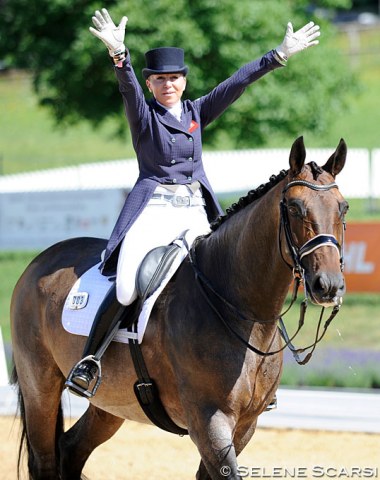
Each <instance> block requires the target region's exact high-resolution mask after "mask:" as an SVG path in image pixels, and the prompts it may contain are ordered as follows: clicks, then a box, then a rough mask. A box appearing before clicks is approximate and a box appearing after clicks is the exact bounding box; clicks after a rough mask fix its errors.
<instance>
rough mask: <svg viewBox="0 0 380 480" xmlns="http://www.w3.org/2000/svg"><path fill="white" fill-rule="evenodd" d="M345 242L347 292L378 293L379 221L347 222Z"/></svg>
mask: <svg viewBox="0 0 380 480" xmlns="http://www.w3.org/2000/svg"><path fill="white" fill-rule="evenodd" d="M345 243H346V244H345V249H344V258H345V270H344V273H345V277H346V282H347V292H379V293H380V223H348V224H347V232H346V242H345Z"/></svg>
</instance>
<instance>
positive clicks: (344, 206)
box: [339, 202, 350, 217]
mask: <svg viewBox="0 0 380 480" xmlns="http://www.w3.org/2000/svg"><path fill="white" fill-rule="evenodd" d="M349 208H350V206H349V204H348V203H347V202H342V203H341V204H340V205H339V211H340V215H341V217H344V216H345V215H346V213H347V212H348V210H349Z"/></svg>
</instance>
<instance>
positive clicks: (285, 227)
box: [279, 180, 346, 288]
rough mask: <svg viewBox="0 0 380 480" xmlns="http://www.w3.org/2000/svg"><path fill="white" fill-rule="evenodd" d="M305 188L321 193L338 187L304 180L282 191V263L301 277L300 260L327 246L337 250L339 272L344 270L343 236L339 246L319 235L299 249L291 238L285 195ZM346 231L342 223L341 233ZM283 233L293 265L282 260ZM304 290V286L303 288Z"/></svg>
mask: <svg viewBox="0 0 380 480" xmlns="http://www.w3.org/2000/svg"><path fill="white" fill-rule="evenodd" d="M298 186H300V187H307V188H311V189H312V190H315V191H318V192H323V191H328V190H331V189H332V188H338V185H337V184H336V183H335V182H333V183H328V184H326V185H318V184H315V183H311V182H307V181H306V180H294V181H293V182H289V183H288V184H287V185H286V186H285V188H284V189H283V191H282V199H281V202H280V214H281V217H280V219H281V220H280V229H279V245H280V253H281V256H282V259H283V260H284V262H285V263H286V264H287V265H288V267H289V268H291V269H293V270H294V272H295V274H297V275H301V276H302V277H303V272H304V268H303V267H302V259H303V258H304V257H306V256H307V255H309V254H310V253H312V252H314V250H317V249H318V248H320V247H324V246H328V247H334V248H336V249H337V251H338V253H339V258H340V266H341V270H342V271H343V269H344V258H343V252H344V234H343V237H342V243H341V244H339V242H338V240H337V239H336V238H335V236H334V235H330V234H326V233H321V234H318V235H316V236H315V237H313V238H311V239H310V240H308V241H307V242H305V243H304V244H303V245H302V246H301V247H298V246H297V245H296V244H295V242H294V238H293V234H292V231H291V228H290V221H289V215H288V204H287V200H286V197H285V194H286V192H287V191H288V190H290V189H291V188H292V187H298ZM345 229H346V224H345V222H343V232H344V231H345ZM282 231H284V233H285V238H286V243H287V245H288V248H289V251H290V254H291V256H292V260H293V265H290V264H289V263H288V262H287V261H286V260H285V258H284V255H283V251H282V245H281V233H282ZM305 288H306V286H305Z"/></svg>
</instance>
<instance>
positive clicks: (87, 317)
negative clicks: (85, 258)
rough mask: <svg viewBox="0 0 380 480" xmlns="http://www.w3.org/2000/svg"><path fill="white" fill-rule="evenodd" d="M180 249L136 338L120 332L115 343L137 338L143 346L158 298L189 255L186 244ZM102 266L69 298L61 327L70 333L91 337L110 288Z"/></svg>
mask: <svg viewBox="0 0 380 480" xmlns="http://www.w3.org/2000/svg"><path fill="white" fill-rule="evenodd" d="M176 242H178V241H176ZM179 246H180V248H179V249H178V253H177V256H176V258H175V259H174V261H173V263H172V266H171V268H170V270H169V272H168V273H167V275H166V276H165V277H164V278H163V280H162V282H161V284H160V286H159V287H158V288H157V289H156V290H155V291H154V292H153V293H152V294H151V295H150V297H148V298H147V299H146V301H145V303H144V305H143V308H142V311H141V313H140V316H139V320H138V327H137V334H135V333H133V332H128V331H127V330H126V329H120V330H119V332H118V333H117V335H116V336H115V338H114V340H115V341H117V342H122V343H128V339H129V338H134V339H136V338H137V340H138V342H139V343H141V342H142V340H143V337H144V333H145V329H146V326H147V324H148V320H149V317H150V314H151V311H152V308H153V306H154V304H155V302H156V300H157V298H158V296H159V295H160V293H161V292H162V291H163V289H164V288H165V287H166V285H167V284H168V282H169V280H170V279H171V278H172V276H173V275H174V273H175V272H176V271H177V269H178V267H179V266H180V265H181V263H182V261H183V260H184V259H185V257H186V255H187V253H188V252H187V248H186V247H185V245H184V244H183V242H180V243H179ZM99 266H100V263H98V264H97V265H94V266H93V267H92V268H90V269H89V270H87V272H85V273H84V274H83V275H82V276H81V277H80V278H78V280H77V281H76V282H75V284H74V285H73V287H72V289H71V290H70V293H69V295H68V296H67V298H66V301H65V305H64V307H63V311H62V325H63V328H64V329H65V330H66V331H68V332H69V333H73V334H76V335H84V336H86V337H87V336H88V335H89V333H90V330H91V326H92V323H93V321H94V318H95V315H96V312H97V311H98V309H99V306H100V304H101V303H102V301H103V299H104V297H105V295H106V293H107V292H108V290H109V288H110V287H111V281H110V277H105V276H104V275H102V274H101V273H100V271H99Z"/></svg>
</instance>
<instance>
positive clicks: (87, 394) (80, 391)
mask: <svg viewBox="0 0 380 480" xmlns="http://www.w3.org/2000/svg"><path fill="white" fill-rule="evenodd" d="M84 362H92V363H94V364H95V365H96V367H97V368H98V374H97V376H96V377H95V385H94V386H93V387H92V389H91V390H90V389H87V390H86V389H85V388H82V387H81V386H80V385H78V384H77V383H75V382H73V381H72V378H73V374H74V372H75V370H76V368H77V367H79V365H81V364H82V363H84ZM101 381H102V366H101V363H100V360H98V359H97V358H96V357H95V356H94V355H88V356H87V357H84V358H81V359H80V360H79V362H78V363H76V364H75V365H74V366H73V368H72V369H71V372H70V374H69V376H68V377H67V380H66V382H65V387H67V388H68V389H69V390H70V392H72V393H74V394H77V395H80V396H81V397H84V398H92V397H93V396H94V395H95V393H96V391H97V389H98V388H99V385H100V383H101Z"/></svg>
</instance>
